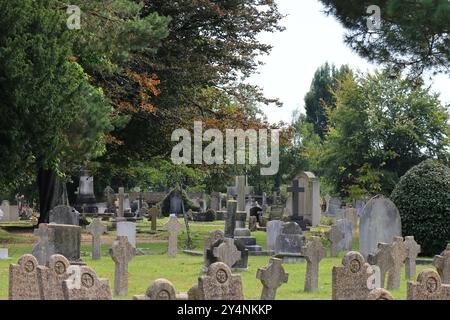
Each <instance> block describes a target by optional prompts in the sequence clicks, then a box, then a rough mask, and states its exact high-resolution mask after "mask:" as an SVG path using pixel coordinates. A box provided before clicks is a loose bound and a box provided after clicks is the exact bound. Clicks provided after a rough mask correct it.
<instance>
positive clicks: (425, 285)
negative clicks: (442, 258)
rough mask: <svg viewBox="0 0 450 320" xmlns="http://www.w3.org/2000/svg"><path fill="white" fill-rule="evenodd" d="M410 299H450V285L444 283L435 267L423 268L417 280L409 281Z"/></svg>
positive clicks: (408, 294)
mask: <svg viewBox="0 0 450 320" xmlns="http://www.w3.org/2000/svg"><path fill="white" fill-rule="evenodd" d="M407 299H408V300H450V285H448V284H443V283H442V281H441V278H440V277H439V274H438V273H437V272H436V271H434V270H433V269H425V270H423V271H422V272H421V273H420V274H419V276H418V277H417V282H412V281H408V284H407Z"/></svg>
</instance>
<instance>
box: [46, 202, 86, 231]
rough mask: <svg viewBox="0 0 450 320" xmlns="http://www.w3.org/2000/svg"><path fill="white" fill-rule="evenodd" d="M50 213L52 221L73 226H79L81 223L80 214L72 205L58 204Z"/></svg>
mask: <svg viewBox="0 0 450 320" xmlns="http://www.w3.org/2000/svg"><path fill="white" fill-rule="evenodd" d="M49 215H50V218H49V221H50V223H56V224H66V225H71V226H78V225H79V224H80V222H79V220H80V217H79V214H78V213H77V212H74V211H73V210H72V207H70V206H64V205H61V206H56V207H54V208H53V209H52V210H51V211H50V213H49Z"/></svg>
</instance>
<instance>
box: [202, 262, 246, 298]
mask: <svg viewBox="0 0 450 320" xmlns="http://www.w3.org/2000/svg"><path fill="white" fill-rule="evenodd" d="M198 290H199V293H200V294H199V296H200V299H201V300H244V294H243V291H242V280H241V276H240V275H233V274H231V270H230V268H229V267H228V266H227V265H226V264H225V263H222V262H216V263H213V264H212V265H210V266H209V268H208V273H207V274H206V275H204V276H200V277H199V278H198Z"/></svg>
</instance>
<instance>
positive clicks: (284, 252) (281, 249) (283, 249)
mask: <svg viewBox="0 0 450 320" xmlns="http://www.w3.org/2000/svg"><path fill="white" fill-rule="evenodd" d="M304 239H305V237H304V236H303V233H302V229H301V228H300V226H299V225H298V224H297V223H296V222H286V223H284V224H283V226H282V229H281V234H280V235H279V236H278V237H277V240H276V243H275V254H276V256H277V257H282V258H283V262H284V263H296V262H304V258H303V257H302V256H301V255H300V249H301V247H302V246H303V243H304Z"/></svg>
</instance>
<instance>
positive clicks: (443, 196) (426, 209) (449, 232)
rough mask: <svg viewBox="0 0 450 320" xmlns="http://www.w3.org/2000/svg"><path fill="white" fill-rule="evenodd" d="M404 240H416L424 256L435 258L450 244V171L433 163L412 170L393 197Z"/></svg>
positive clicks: (396, 189) (424, 163)
mask: <svg viewBox="0 0 450 320" xmlns="http://www.w3.org/2000/svg"><path fill="white" fill-rule="evenodd" d="M391 200H392V201H393V202H394V203H395V205H396V206H397V208H398V210H399V211H400V216H401V218H402V230H403V235H404V236H414V237H415V239H416V241H417V243H419V244H420V245H421V246H422V254H423V255H426V256H433V255H435V254H439V253H440V252H441V251H442V250H444V249H445V247H446V244H447V243H448V242H449V240H450V171H449V168H447V167H446V166H444V165H442V164H440V163H439V162H437V161H434V160H427V161H424V162H422V163H420V164H419V165H417V166H415V167H413V168H411V169H410V170H409V171H408V172H407V173H406V174H405V175H404V176H403V177H402V178H401V179H400V181H399V182H398V184H397V186H396V187H395V189H394V191H393V192H392V194H391Z"/></svg>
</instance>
